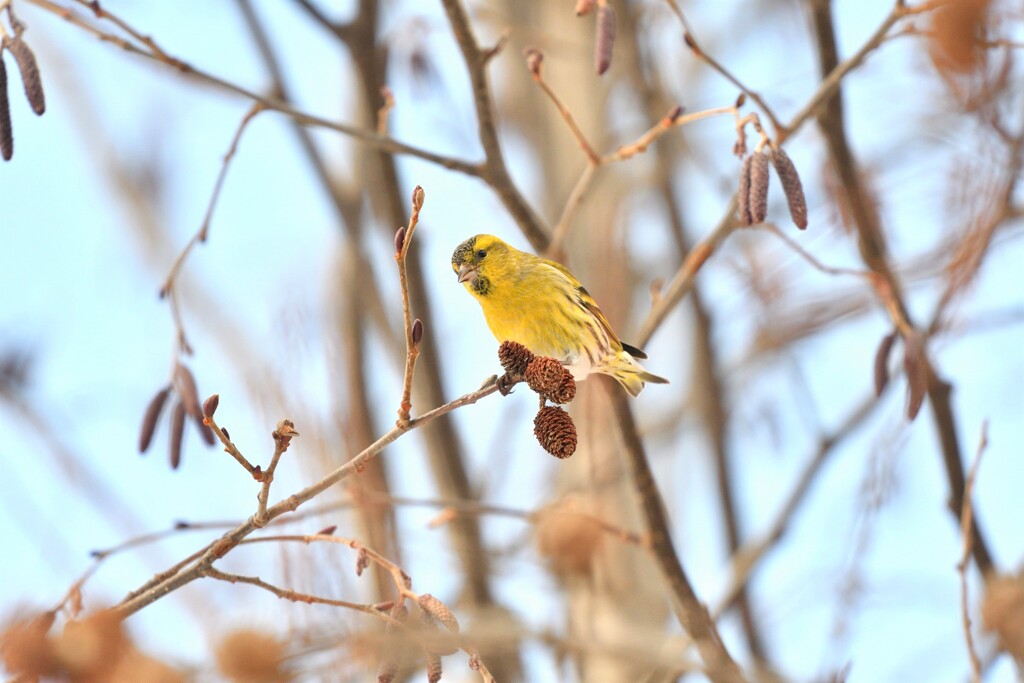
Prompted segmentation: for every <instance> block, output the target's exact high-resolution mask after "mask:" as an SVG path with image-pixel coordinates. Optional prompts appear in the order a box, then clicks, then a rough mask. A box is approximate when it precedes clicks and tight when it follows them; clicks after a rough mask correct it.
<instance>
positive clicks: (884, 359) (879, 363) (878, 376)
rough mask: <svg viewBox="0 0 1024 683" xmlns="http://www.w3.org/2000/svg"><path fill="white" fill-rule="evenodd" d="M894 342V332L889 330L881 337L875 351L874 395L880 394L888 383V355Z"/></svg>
mask: <svg viewBox="0 0 1024 683" xmlns="http://www.w3.org/2000/svg"><path fill="white" fill-rule="evenodd" d="M895 342H896V333H895V332H891V333H889V334H887V335H885V336H884V337H882V342H881V343H880V344H879V345H878V350H877V351H876V352H875V395H876V396H881V395H882V392H883V391H885V387H886V385H887V384H889V355H890V354H891V353H892V345H893V344H894V343H895Z"/></svg>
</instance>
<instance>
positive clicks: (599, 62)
mask: <svg viewBox="0 0 1024 683" xmlns="http://www.w3.org/2000/svg"><path fill="white" fill-rule="evenodd" d="M614 46H615V10H614V9H613V8H612V6H611V5H601V6H600V7H598V8H597V38H596V39H595V41H594V68H595V69H596V70H597V75H598V76H600V75H602V74H603V73H604V72H605V71H607V70H608V67H610V66H611V65H612V48H613V47H614Z"/></svg>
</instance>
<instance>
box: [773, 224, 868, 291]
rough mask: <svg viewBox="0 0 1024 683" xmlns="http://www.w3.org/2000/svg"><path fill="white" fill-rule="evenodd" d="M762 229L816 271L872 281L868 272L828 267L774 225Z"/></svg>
mask: <svg viewBox="0 0 1024 683" xmlns="http://www.w3.org/2000/svg"><path fill="white" fill-rule="evenodd" d="M761 229H762V230H765V231H766V232H770V233H771V234H773V235H775V236H776V237H778V238H779V239H780V240H782V241H783V242H785V243H786V246H787V247H789V248H790V249H792V250H793V251H795V252H796V253H797V255H799V256H800V258H802V259H804V260H805V261H807V262H808V263H810V264H811V265H812V266H814V267H815V269H817V270H820V271H821V272H823V273H825V274H826V275H853V276H854V277H859V278H864V279H866V280H868V281H871V280H872V274H871V273H870V272H868V271H866V270H857V269H856V268H837V267H835V266H826V265H825V264H824V263H822V262H821V261H819V260H818V259H817V257H816V256H814V255H813V254H811V252H809V251H807V250H806V249H804V248H803V247H801V246H800V244H799V243H798V242H797V241H796V240H794V239H793V238H792V237H790V236H789V235H787V234H786V233H784V232H783V231H782V230H780V229H779V227H778V226H777V225H774V224H773V223H765V224H763V225H762V226H761Z"/></svg>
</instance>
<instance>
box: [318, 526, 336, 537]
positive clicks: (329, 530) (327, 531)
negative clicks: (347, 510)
mask: <svg viewBox="0 0 1024 683" xmlns="http://www.w3.org/2000/svg"><path fill="white" fill-rule="evenodd" d="M337 529H338V525H337V524H332V525H331V526H325V527H324V528H323V529H321V530H320V531H318V532H316V535H317V536H333V535H334V532H335V531H337Z"/></svg>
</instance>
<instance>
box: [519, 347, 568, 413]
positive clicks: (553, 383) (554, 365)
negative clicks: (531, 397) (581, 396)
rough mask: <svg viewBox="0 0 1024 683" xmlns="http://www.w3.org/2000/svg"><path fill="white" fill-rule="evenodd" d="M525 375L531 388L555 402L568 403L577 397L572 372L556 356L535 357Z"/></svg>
mask: <svg viewBox="0 0 1024 683" xmlns="http://www.w3.org/2000/svg"><path fill="white" fill-rule="evenodd" d="M525 377H526V383H527V384H529V385H530V388H531V389H533V390H534V391H536V392H537V393H538V394H540V395H541V396H543V397H544V398H547V399H548V400H550V401H552V402H554V403H568V402H569V401H571V400H572V399H573V398H575V397H576V381H575V380H574V379H573V378H572V373H570V372H569V371H568V370H567V369H566V367H565V366H564V365H562V364H561V363H559V362H558V361H557V360H555V359H554V358H544V357H538V358H534V359H533V360H532V361H530V364H529V365H528V366H527V367H526V373H525Z"/></svg>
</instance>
